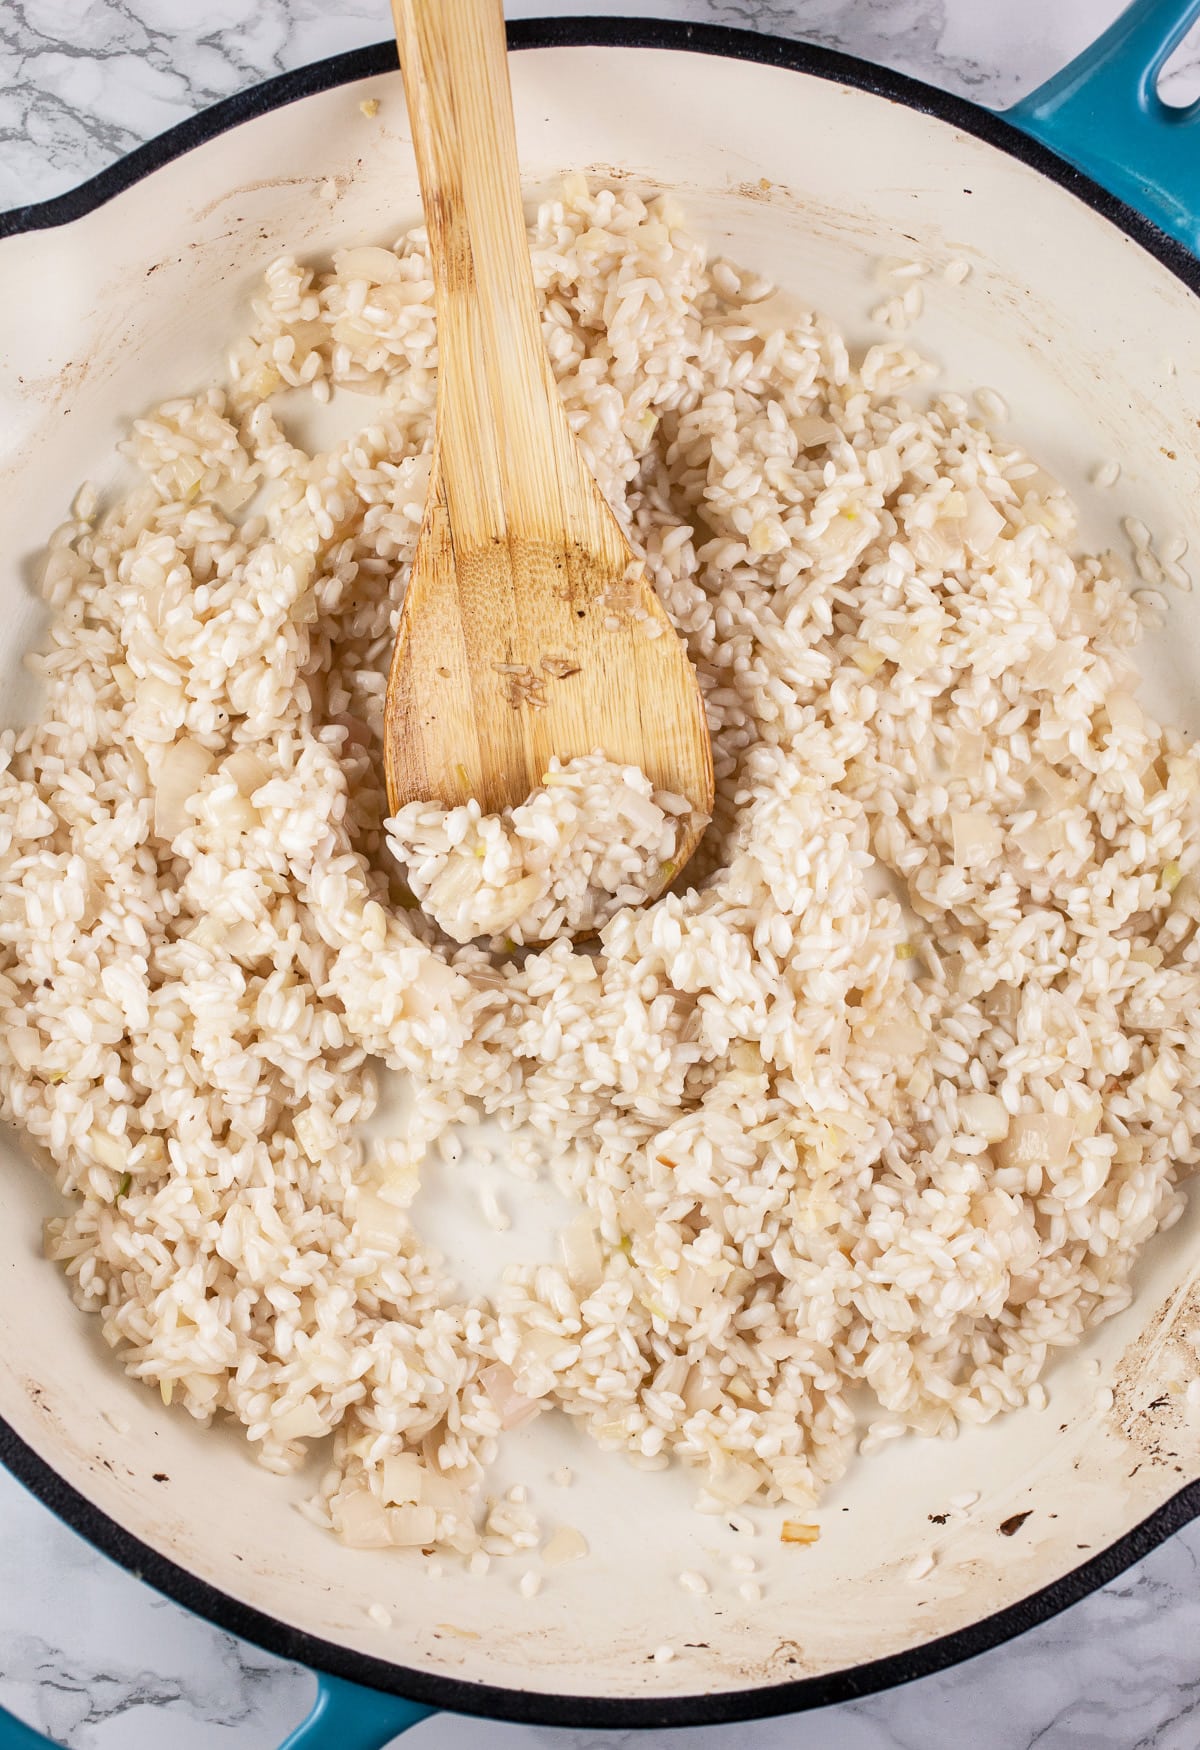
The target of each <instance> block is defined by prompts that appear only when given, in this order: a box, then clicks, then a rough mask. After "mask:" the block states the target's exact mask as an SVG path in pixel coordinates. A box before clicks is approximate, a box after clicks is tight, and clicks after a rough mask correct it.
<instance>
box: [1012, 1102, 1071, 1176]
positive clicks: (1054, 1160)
mask: <svg viewBox="0 0 1200 1750" xmlns="http://www.w3.org/2000/svg"><path fill="white" fill-rule="evenodd" d="M1074 1133H1075V1126H1074V1124H1073V1122H1072V1120H1071V1119H1070V1118H1064V1117H1061V1116H1060V1115H1059V1114H1058V1113H1057V1112H1021V1113H1019V1114H1018V1115H1017V1117H1016V1118H1014V1119H1013V1120H1012V1122H1011V1124H1010V1125H1009V1127H1008V1134H1007V1136H1006V1137H1005V1138H1004V1141H1003V1144H1002V1145H1001V1147H1000V1148H999V1149H997V1157H996V1158H997V1159H998V1160H999V1162H1000V1165H1001V1166H1002V1167H1032V1166H1038V1167H1042V1168H1043V1169H1049V1170H1050V1171H1052V1172H1053V1171H1056V1170H1057V1169H1058V1168H1059V1167H1062V1166H1065V1164H1066V1161H1067V1156H1068V1154H1069V1153H1070V1149H1071V1138H1072V1136H1073V1135H1074Z"/></svg>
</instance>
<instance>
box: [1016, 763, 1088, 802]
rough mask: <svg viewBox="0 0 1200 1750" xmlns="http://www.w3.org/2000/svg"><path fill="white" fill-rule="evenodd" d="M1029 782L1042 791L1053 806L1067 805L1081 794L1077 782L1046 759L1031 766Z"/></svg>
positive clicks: (1032, 787)
mask: <svg viewBox="0 0 1200 1750" xmlns="http://www.w3.org/2000/svg"><path fill="white" fill-rule="evenodd" d="M1028 784H1029V787H1030V788H1031V789H1034V790H1037V791H1040V793H1041V795H1042V796H1043V797H1044V798H1045V800H1046V801H1047V802H1048V803H1049V804H1050V806H1051V807H1052V808H1065V807H1067V806H1068V804H1069V803H1071V802H1074V800H1075V798H1076V797H1077V796H1078V794H1079V786H1078V785H1077V784H1074V783H1073V782H1072V781H1071V779H1070V778H1066V777H1064V776H1063V774H1062V773H1061V772H1060V771H1058V770H1056V768H1055V767H1054V766H1051V765H1047V764H1046V762H1045V761H1044V760H1039V761H1038V762H1037V764H1036V765H1034V766H1031V767H1030V769H1029V776H1028Z"/></svg>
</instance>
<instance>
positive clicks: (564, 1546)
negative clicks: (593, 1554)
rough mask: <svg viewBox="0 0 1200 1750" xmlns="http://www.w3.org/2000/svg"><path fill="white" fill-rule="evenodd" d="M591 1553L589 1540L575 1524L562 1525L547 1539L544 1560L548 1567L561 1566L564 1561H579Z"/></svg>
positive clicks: (543, 1552)
mask: <svg viewBox="0 0 1200 1750" xmlns="http://www.w3.org/2000/svg"><path fill="white" fill-rule="evenodd" d="M588 1554H590V1551H589V1548H588V1540H587V1538H586V1537H585V1536H584V1535H583V1533H582V1531H576V1529H575V1527H574V1526H573V1525H560V1526H559V1528H558V1530H557V1531H556V1532H555V1533H554V1534H553V1536H552V1537H549V1538H548V1539H547V1540H546V1545H545V1547H544V1549H543V1550H542V1560H543V1562H544V1563H545V1564H546V1566H547V1567H548V1568H560V1567H561V1566H562V1564H563V1563H564V1562H577V1561H579V1560H580V1559H581V1558H582V1557H583V1556H586V1555H588Z"/></svg>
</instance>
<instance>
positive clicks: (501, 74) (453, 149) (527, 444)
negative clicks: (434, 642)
mask: <svg viewBox="0 0 1200 1750" xmlns="http://www.w3.org/2000/svg"><path fill="white" fill-rule="evenodd" d="M392 12H393V16H394V18H395V23H396V40H397V42H398V44H399V48H400V60H401V65H402V67H403V70H404V89H405V93H406V95H407V99H408V111H409V119H410V122H411V126H412V133H413V147H414V150H415V153H416V159H417V171H418V174H419V176H420V181H421V194H422V198H423V201H424V207H425V219H426V225H427V227H428V231H429V251H430V258H431V262H432V267H433V278H434V292H435V301H436V307H437V323H438V428H437V445H436V448H437V458H438V466H439V469H440V473H441V479H442V483H443V486H444V490H445V494H446V501H447V506H448V509H449V512H450V523H451V525H452V527H453V529H454V531H455V535H456V537H457V538H459V539H461V540H462V541H463V542H464V543H465V544H466V545H468V546H474V545H475V544H476V543H479V544H482V543H484V542H487V541H489V540H494V539H496V538H501V539H503V538H504V537H505V536H506V535H508V534H510V533H512V532H513V531H514V530H516V531H520V532H521V533H522V534H524V535H526V536H530V535H537V534H543V536H544V538H546V539H554V538H558V539H561V538H562V536H563V535H564V534H566V535H567V537H568V538H571V537H574V538H576V539H578V538H581V537H582V536H583V535H584V534H585V532H586V531H585V529H584V528H582V527H581V528H579V529H573V528H566V529H564V516H566V518H567V520H568V522H571V521H575V520H578V513H577V512H576V513H575V516H574V517H573V516H572V515H571V509H570V507H571V506H572V504H574V503H577V502H578V501H580V499H581V498H582V501H583V503H584V504H585V505H586V503H587V495H585V494H581V493H580V491H579V483H578V473H579V469H580V462H579V459H578V457H577V455H576V453H575V449H574V442H573V439H572V437H571V434H570V430H569V428H568V425H567V421H566V417H565V415H564V413H563V411H562V404H561V402H560V400H559V397H558V390H557V388H556V386H555V384H554V379H553V376H552V373H551V371H550V365H549V360H548V359H547V357H546V352H545V348H544V346H543V344H542V337H541V328H540V322H539V317H538V309H537V299H536V294H535V291H534V285H533V270H532V268H531V266H530V261H529V244H528V239H527V236H526V232H525V218H524V214H523V212H522V208H521V187H520V181H519V177H518V170H517V141H516V130H515V128H514V125H513V109H512V93H511V91H510V89H509V83H508V51H507V44H506V41H505V35H504V8H503V5H502V3H501V0H392Z"/></svg>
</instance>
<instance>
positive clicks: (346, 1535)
mask: <svg viewBox="0 0 1200 1750" xmlns="http://www.w3.org/2000/svg"><path fill="white" fill-rule="evenodd" d="M330 1513H331V1515H332V1518H333V1526H334V1530H335V1531H336V1532H337V1534H338V1536H339V1537H340V1538H341V1540H342V1542H343V1543H345V1544H349V1546H350V1548H351V1549H386V1548H387V1547H388V1545H389V1544H390V1543H391V1541H392V1537H391V1532H390V1530H389V1528H388V1520H387V1514H386V1513H385V1512H384V1510H383V1508H382V1506H381V1505H380V1504H379V1502H378V1501H377V1500H376V1498H375V1496H374V1495H373V1494H372V1493H371V1491H370V1489H357V1490H355V1492H354V1494H352V1495H339V1496H338V1497H337V1498H336V1500H334V1502H333V1503H332V1505H331V1507H330Z"/></svg>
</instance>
